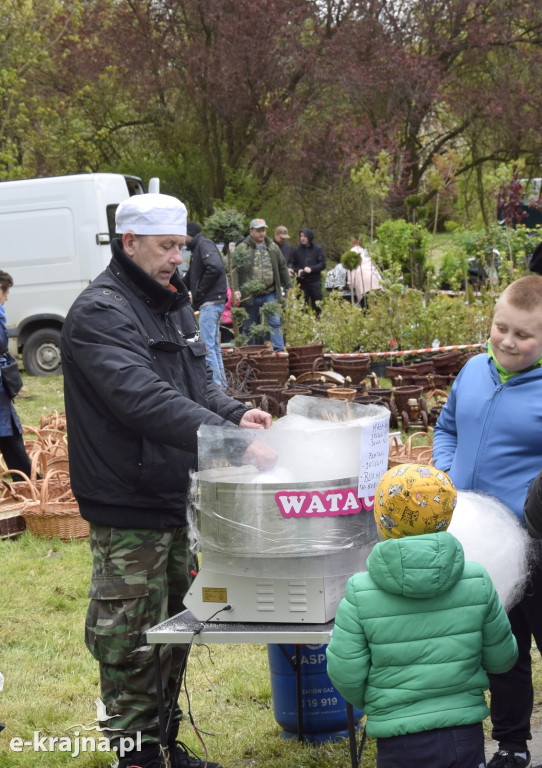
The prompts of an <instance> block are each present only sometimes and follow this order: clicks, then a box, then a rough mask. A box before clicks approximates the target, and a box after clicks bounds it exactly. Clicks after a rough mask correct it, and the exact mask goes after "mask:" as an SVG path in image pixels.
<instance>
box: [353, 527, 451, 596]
mask: <svg viewBox="0 0 542 768" xmlns="http://www.w3.org/2000/svg"><path fill="white" fill-rule="evenodd" d="M464 565H465V555H464V553H463V547H462V546H461V544H460V542H459V541H458V540H457V539H456V538H455V537H454V536H452V534H451V533H448V532H447V531H443V532H442V533H431V534H425V535H423V536H408V537H406V538H402V539H389V540H388V541H383V542H381V543H380V544H377V545H376V546H375V547H374V548H373V551H372V552H371V554H370V555H369V557H368V559H367V570H368V572H369V574H370V575H371V578H372V579H373V581H374V582H375V583H376V584H377V585H378V586H379V587H380V588H381V589H383V590H384V591H385V592H391V593H392V594H394V595H403V596H404V597H414V598H430V597H435V596H437V595H440V594H443V593H445V592H448V590H450V589H451V588H452V587H453V586H454V584H456V583H457V581H458V580H459V579H460V578H461V575H462V573H463V568H464Z"/></svg>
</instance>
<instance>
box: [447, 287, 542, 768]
mask: <svg viewBox="0 0 542 768" xmlns="http://www.w3.org/2000/svg"><path fill="white" fill-rule="evenodd" d="M541 364H542V277H541V276H540V275H529V276H527V277H521V278H519V279H518V280H515V281H514V282H513V283H511V285H509V286H508V287H507V288H506V289H505V290H504V291H503V293H502V294H501V296H500V297H499V299H498V300H497V303H496V305H495V312H494V315H493V321H492V325H491V333H490V338H489V342H488V351H487V354H480V355H476V356H475V357H473V358H472V359H471V360H469V361H468V363H467V364H466V365H465V366H464V367H463V368H462V370H461V371H460V373H459V375H458V376H457V379H456V381H455V382H454V385H453V387H452V389H451V392H450V396H449V398H448V401H447V403H446V405H445V406H444V408H443V409H442V412H441V414H440V417H439V419H438V421H437V424H436V427H435V435H434V444H433V446H434V447H433V463H434V465H435V466H436V467H438V468H439V469H441V470H443V471H445V472H448V473H449V475H450V478H451V479H452V481H453V483H454V484H455V486H456V488H458V489H460V490H473V491H483V492H485V493H488V494H490V495H492V496H496V497H497V498H498V499H499V500H500V501H501V502H503V504H505V505H506V506H507V507H509V509H511V510H512V512H514V514H515V515H516V516H517V517H518V519H519V520H520V522H521V524H522V525H523V524H524V512H523V505H524V502H525V497H526V494H527V491H528V489H529V487H530V485H531V483H532V482H533V480H534V478H535V477H536V476H537V474H538V471H539V469H540V466H541V465H542V440H541V433H540V424H541V422H542V396H541V393H542V367H541ZM509 619H510V624H511V626H512V631H513V633H514V635H515V637H516V639H517V642H518V651H519V655H518V661H517V663H516V665H515V666H514V667H513V668H512V669H511V670H510V671H509V672H507V673H506V674H504V675H490V678H489V682H490V693H491V720H492V724H493V738H494V739H495V740H496V741H498V743H499V750H498V752H497V753H496V754H495V755H494V756H493V757H492V759H491V760H490V761H489V763H488V768H530V766H531V765H532V761H531V756H530V754H529V751H528V749H527V742H528V740H529V739H530V738H531V731H530V718H531V713H532V708H533V698H534V694H533V685H532V675H531V635H532V636H534V639H535V641H536V644H537V646H538V649H539V650H541V649H542V564H541V562H540V556H539V555H537V556H536V557H535V558H534V562H533V563H532V567H531V573H530V584H529V586H528V588H527V589H526V592H525V596H524V597H523V599H522V600H521V601H520V602H519V603H518V604H517V605H515V606H514V607H513V608H512V609H511V610H510V612H509Z"/></svg>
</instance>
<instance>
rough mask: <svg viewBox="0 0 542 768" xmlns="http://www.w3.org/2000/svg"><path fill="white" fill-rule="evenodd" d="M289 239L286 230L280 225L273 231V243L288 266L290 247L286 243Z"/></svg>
mask: <svg viewBox="0 0 542 768" xmlns="http://www.w3.org/2000/svg"><path fill="white" fill-rule="evenodd" d="M289 239H290V235H289V234H288V230H287V229H286V227H283V226H282V225H281V226H279V227H277V228H276V229H275V236H274V237H273V242H274V243H276V244H277V245H278V247H279V248H280V250H281V252H282V255H283V256H284V261H285V262H286V264H288V259H289V258H290V254H291V253H292V246H291V245H290V243H289V242H288V240H289Z"/></svg>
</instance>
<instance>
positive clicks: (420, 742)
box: [376, 723, 486, 768]
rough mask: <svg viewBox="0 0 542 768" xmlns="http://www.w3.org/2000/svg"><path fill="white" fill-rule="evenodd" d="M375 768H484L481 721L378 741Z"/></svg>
mask: <svg viewBox="0 0 542 768" xmlns="http://www.w3.org/2000/svg"><path fill="white" fill-rule="evenodd" d="M376 749H377V757H376V768H419V767H420V766H424V768H425V766H431V768H482V766H484V765H485V764H486V760H485V756H484V731H483V728H482V723H475V724H474V725H458V726H455V727H452V728H436V729H435V730H433V731H421V732H420V733H407V734H405V735H404V736H391V737H390V738H388V739H377V740H376Z"/></svg>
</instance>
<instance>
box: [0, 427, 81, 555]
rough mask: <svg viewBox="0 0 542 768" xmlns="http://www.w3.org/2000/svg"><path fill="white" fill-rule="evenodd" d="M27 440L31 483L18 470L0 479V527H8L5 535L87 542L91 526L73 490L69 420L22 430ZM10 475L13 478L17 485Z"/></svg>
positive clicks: (0, 531)
mask: <svg viewBox="0 0 542 768" xmlns="http://www.w3.org/2000/svg"><path fill="white" fill-rule="evenodd" d="M23 439H24V441H25V447H26V450H27V452H28V455H29V456H30V458H31V461H32V468H31V472H30V477H27V476H26V475H24V474H22V473H21V472H16V471H15V470H13V471H12V472H10V471H9V470H8V471H7V472H4V473H2V475H0V483H1V485H2V486H3V488H2V489H1V490H2V494H1V496H0V522H1V520H2V517H3V518H4V520H5V521H9V523H8V522H5V525H6V527H7V528H8V532H7V533H6V535H16V533H20V532H21V531H23V530H24V529H25V528H27V529H28V530H29V531H30V532H31V533H32V534H34V535H35V536H39V537H41V538H59V539H62V540H63V541H69V540H70V539H82V538H86V537H87V536H88V535H89V527H88V523H87V521H86V520H83V518H82V517H81V515H80V513H79V506H78V504H77V501H76V500H75V497H74V495H73V492H72V490H71V486H70V476H69V469H68V445H67V435H66V419H65V415H64V414H60V415H59V414H57V413H55V414H47V415H46V416H44V417H42V419H41V421H40V426H39V427H38V428H37V429H34V428H33V427H23ZM6 475H11V479H12V482H8V481H7V479H6V477H5V476H6ZM18 478H21V479H18ZM2 513H3V514H2ZM17 518H18V519H17ZM14 529H16V530H14ZM0 535H2V529H1V527H0Z"/></svg>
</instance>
